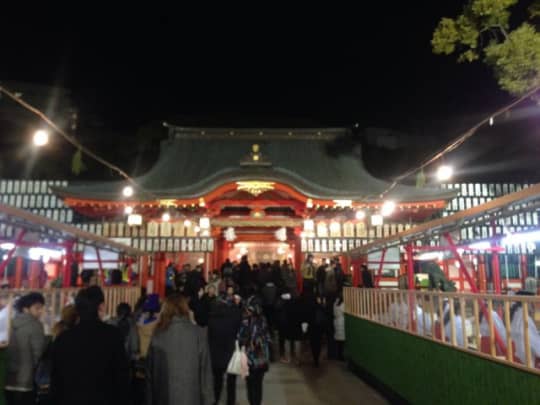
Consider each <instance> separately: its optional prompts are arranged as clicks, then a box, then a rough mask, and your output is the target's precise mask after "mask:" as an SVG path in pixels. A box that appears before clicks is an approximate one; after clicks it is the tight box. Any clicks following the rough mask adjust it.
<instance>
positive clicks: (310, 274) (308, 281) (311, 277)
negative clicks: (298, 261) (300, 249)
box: [300, 253, 316, 291]
mask: <svg viewBox="0 0 540 405" xmlns="http://www.w3.org/2000/svg"><path fill="white" fill-rule="evenodd" d="M300 271H301V272H302V280H303V286H302V290H303V291H305V290H311V291H314V290H315V276H316V269H315V264H314V263H313V255H312V254H311V253H310V254H308V255H307V257H306V261H305V262H304V263H303V264H302V268H301V270H300Z"/></svg>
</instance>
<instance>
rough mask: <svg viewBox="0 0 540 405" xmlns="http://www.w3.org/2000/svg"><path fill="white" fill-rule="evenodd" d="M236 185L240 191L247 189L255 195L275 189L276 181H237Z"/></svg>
mask: <svg viewBox="0 0 540 405" xmlns="http://www.w3.org/2000/svg"><path fill="white" fill-rule="evenodd" d="M236 185H237V190H238V191H247V192H248V193H250V194H252V195H254V196H255V197H257V196H259V195H261V194H262V193H264V192H265V191H269V190H273V189H274V183H272V182H270V181H237V182H236Z"/></svg>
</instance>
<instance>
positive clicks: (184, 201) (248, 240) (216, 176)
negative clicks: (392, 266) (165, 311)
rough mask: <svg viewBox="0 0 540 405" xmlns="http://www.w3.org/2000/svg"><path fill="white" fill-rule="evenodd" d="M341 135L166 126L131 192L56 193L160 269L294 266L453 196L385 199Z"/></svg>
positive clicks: (436, 193)
mask: <svg viewBox="0 0 540 405" xmlns="http://www.w3.org/2000/svg"><path fill="white" fill-rule="evenodd" d="M347 131H348V130H347V129H333V128H324V129H323V128H321V129H318V128H306V129H245V128H244V129H233V128H185V127H174V126H170V127H169V136H168V139H166V140H164V141H163V142H162V144H161V152H160V155H159V158H158V160H157V161H156V163H155V164H154V166H153V167H152V168H151V169H150V170H149V171H148V172H147V173H146V174H145V175H143V176H140V177H138V178H136V179H135V181H136V183H137V185H136V186H133V188H132V190H130V189H129V187H128V188H127V189H126V187H127V186H130V184H129V183H127V182H92V183H83V184H74V183H72V184H70V185H69V186H67V187H55V188H53V192H54V193H55V194H57V195H58V196H59V197H61V198H62V199H63V201H64V204H65V205H67V206H68V207H70V208H72V209H73V210H74V211H76V212H77V213H78V214H80V215H82V216H83V217H84V218H86V219H87V220H89V221H94V222H99V223H100V224H101V227H102V234H103V235H104V236H111V237H122V238H123V239H124V241H125V242H126V243H129V244H130V245H131V246H133V247H136V248H138V249H141V250H145V251H148V252H152V256H153V266H155V269H156V271H160V269H163V268H164V267H165V266H166V263H168V262H169V261H173V262H175V263H178V264H182V263H191V264H197V263H204V266H205V269H206V271H211V270H212V269H215V268H219V267H220V266H221V263H222V262H223V261H224V260H225V259H226V258H230V259H231V260H233V261H234V260H237V259H238V258H240V257H241V255H244V254H247V255H248V257H249V259H250V261H251V262H271V261H274V260H284V259H287V258H290V259H292V261H293V262H294V264H295V265H296V266H299V264H300V262H301V261H302V260H303V258H304V256H305V254H307V253H308V252H309V253H313V254H314V255H315V256H316V257H318V258H323V257H330V256H336V255H342V254H343V253H344V252H346V251H347V250H349V249H352V248H354V247H358V246H360V245H362V244H365V243H368V242H369V241H372V240H374V239H376V238H381V237H385V236H389V235H392V234H395V233H397V232H400V231H402V230H404V229H408V228H410V227H411V226H413V225H414V224H415V223H419V222H423V221H425V220H426V219H428V218H430V217H432V216H433V215H437V214H438V213H439V212H440V211H441V210H442V209H444V208H445V207H446V205H447V201H448V200H449V199H450V198H452V197H454V196H455V195H456V193H455V192H454V191H452V190H445V189H440V188H416V187H412V186H405V185H397V186H396V187H394V188H392V189H391V191H389V192H388V193H387V194H385V195H384V199H382V198H381V194H382V193H384V192H385V190H387V189H388V188H389V186H390V184H389V183H388V182H386V181H383V180H380V179H377V178H375V177H373V176H372V175H371V174H369V173H368V172H367V170H366V169H365V167H364V165H363V163H362V159H361V155H360V151H359V150H356V149H355V150H351V151H348V152H347V153H344V154H340V155H339V156H333V155H331V154H329V153H328V145H329V143H330V142H332V141H334V140H335V139H336V138H337V137H341V136H346V135H347V134H348V132H347ZM131 191H132V193H131ZM348 267H349V266H347V267H346V268H348ZM161 271H162V270H161Z"/></svg>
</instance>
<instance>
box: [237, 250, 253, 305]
mask: <svg viewBox="0 0 540 405" xmlns="http://www.w3.org/2000/svg"><path fill="white" fill-rule="evenodd" d="M238 284H239V285H240V295H241V296H242V298H247V297H248V291H247V288H248V286H249V285H250V284H251V266H250V265H249V262H248V257H247V256H246V255H244V256H242V260H241V261H240V265H239V267H238Z"/></svg>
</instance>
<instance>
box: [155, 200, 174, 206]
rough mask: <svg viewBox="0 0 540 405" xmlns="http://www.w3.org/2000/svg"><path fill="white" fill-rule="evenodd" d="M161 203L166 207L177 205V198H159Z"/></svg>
mask: <svg viewBox="0 0 540 405" xmlns="http://www.w3.org/2000/svg"><path fill="white" fill-rule="evenodd" d="M159 205H161V206H165V207H173V206H176V200H175V199H165V200H159Z"/></svg>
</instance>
